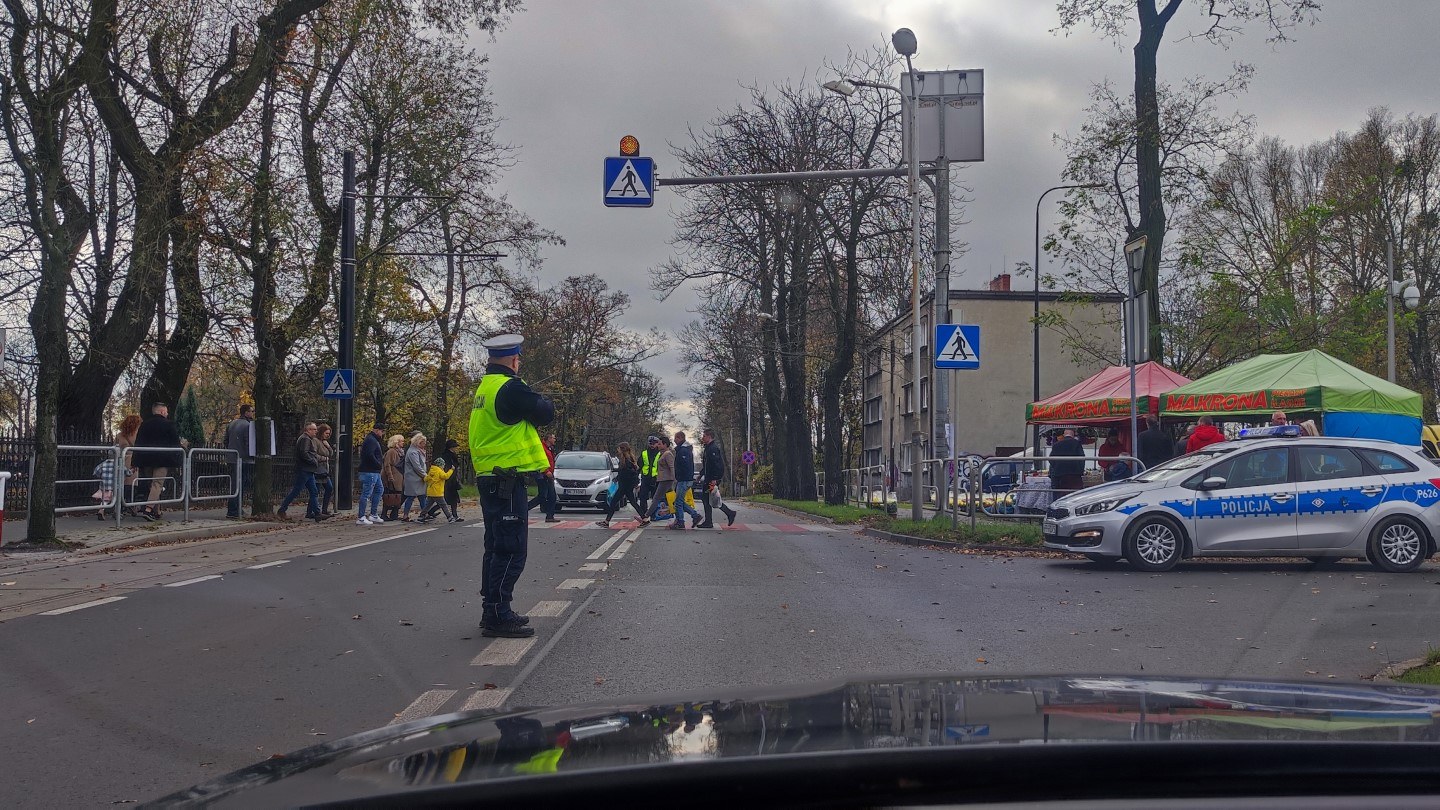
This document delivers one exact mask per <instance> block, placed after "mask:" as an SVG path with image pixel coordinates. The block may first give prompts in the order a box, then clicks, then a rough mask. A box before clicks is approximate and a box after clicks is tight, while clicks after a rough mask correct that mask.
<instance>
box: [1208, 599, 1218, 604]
mask: <svg viewBox="0 0 1440 810" xmlns="http://www.w3.org/2000/svg"><path fill="white" fill-rule="evenodd" d="M1205 602H1206V604H1210V605H1218V604H1220V603H1219V602H1218V601H1216V600H1214V599H1206V600H1205Z"/></svg>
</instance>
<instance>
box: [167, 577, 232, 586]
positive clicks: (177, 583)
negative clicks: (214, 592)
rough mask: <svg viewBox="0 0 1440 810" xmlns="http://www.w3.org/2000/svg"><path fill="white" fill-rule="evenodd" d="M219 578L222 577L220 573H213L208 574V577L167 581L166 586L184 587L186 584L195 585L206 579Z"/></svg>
mask: <svg viewBox="0 0 1440 810" xmlns="http://www.w3.org/2000/svg"><path fill="white" fill-rule="evenodd" d="M219 578H220V575H219V574H211V575H210V576H208V577H196V578H194V579H187V580H185V581H184V582H167V583H165V587H166V588H181V587H184V586H186V585H194V584H195V583H197V582H205V581H206V580H211V579H219Z"/></svg>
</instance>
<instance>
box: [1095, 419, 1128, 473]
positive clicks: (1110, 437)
mask: <svg viewBox="0 0 1440 810" xmlns="http://www.w3.org/2000/svg"><path fill="white" fill-rule="evenodd" d="M1124 454H1125V445H1123V444H1121V443H1120V428H1113V427H1112V428H1110V430H1109V431H1108V432H1106V434H1105V441H1103V442H1101V443H1100V446H1099V447H1097V448H1095V458H1096V459H1097V463H1098V464H1099V465H1100V470H1101V472H1103V473H1106V474H1108V473H1109V472H1110V467H1111V466H1112V465H1114V464H1115V463H1116V462H1117V461H1119V458H1120V456H1122V455H1124ZM1105 480H1107V481H1108V480H1110V479H1109V478H1108V477H1107V478H1106V479H1105Z"/></svg>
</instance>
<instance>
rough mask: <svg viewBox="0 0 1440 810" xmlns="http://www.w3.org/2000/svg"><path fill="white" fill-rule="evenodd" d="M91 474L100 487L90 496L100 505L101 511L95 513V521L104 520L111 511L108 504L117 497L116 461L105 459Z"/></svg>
mask: <svg viewBox="0 0 1440 810" xmlns="http://www.w3.org/2000/svg"><path fill="white" fill-rule="evenodd" d="M90 474H91V475H92V476H94V477H95V482H96V483H97V484H98V485H99V486H97V487H96V488H95V492H94V493H93V494H92V495H91V496H90V498H91V499H92V500H95V501H98V502H99V504H100V509H99V510H98V511H96V512H95V519H96V520H104V519H105V513H106V512H108V511H109V507H108V506H106V504H109V503H111V500H112V499H113V498H114V497H115V459H113V458H107V459H104V460H103V461H101V462H100V463H99V464H96V465H95V468H94V469H92V470H91V471H90Z"/></svg>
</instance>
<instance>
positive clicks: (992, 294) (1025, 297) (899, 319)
mask: <svg viewBox="0 0 1440 810" xmlns="http://www.w3.org/2000/svg"><path fill="white" fill-rule="evenodd" d="M934 298H935V296H934V294H933V293H922V294H921V295H920V310H921V312H922V313H925V312H928V311H929V309H930V301H932V300H933V299H934ZM950 300H951V301H1014V302H1019V303H1027V304H1028V303H1033V302H1034V301H1035V292H1034V291H1033V290H951V291H950ZM1040 300H1041V301H1044V302H1047V303H1052V304H1053V303H1057V302H1065V301H1068V302H1074V303H1077V304H1080V303H1092V304H1115V305H1117V306H1119V305H1120V304H1123V303H1125V296H1123V295H1120V294H1119V293H1087V292H1078V291H1054V290H1041V291H1040ZM909 320H910V312H909V310H906V311H905V312H902V313H900V314H899V315H896V316H895V317H893V318H891V319H890V320H889V321H886V322H885V323H884V324H882V325H881V326H880V327H879V328H878V329H876V330H875V335H877V336H878V335H882V334H884V333H886V332H888V331H890V330H891V329H894V328H895V327H896V326H898V325H900V324H901V323H905V322H906V321H909Z"/></svg>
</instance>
